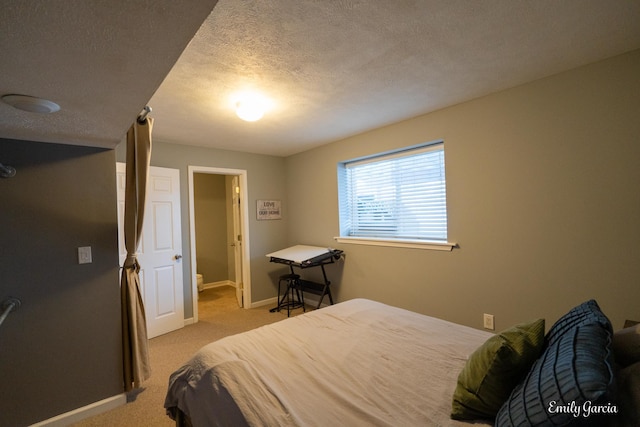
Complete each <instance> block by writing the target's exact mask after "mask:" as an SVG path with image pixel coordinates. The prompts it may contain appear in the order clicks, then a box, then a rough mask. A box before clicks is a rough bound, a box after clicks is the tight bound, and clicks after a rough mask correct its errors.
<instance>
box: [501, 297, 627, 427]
mask: <svg viewBox="0 0 640 427" xmlns="http://www.w3.org/2000/svg"><path fill="white" fill-rule="evenodd" d="M594 303H595V301H594ZM579 307H582V305H581V306H579ZM584 308H587V310H586V311H597V312H600V309H599V308H598V307H597V304H595V305H593V304H591V303H589V304H587V307H582V308H581V309H579V310H577V311H575V312H574V311H573V310H572V312H573V313H572V315H571V316H569V317H571V318H574V319H576V318H578V319H581V320H578V321H577V322H575V323H574V324H573V325H571V326H569V327H567V324H568V322H565V321H564V320H567V319H564V320H563V322H562V323H561V324H560V325H562V328H561V329H560V328H556V330H555V332H554V334H553V336H552V337H551V338H552V339H550V340H548V341H547V342H548V344H547V347H546V348H545V350H544V351H543V354H542V356H540V358H539V359H538V360H536V362H535V363H534V364H533V366H532V368H531V370H530V371H529V373H528V374H527V376H526V377H525V379H524V380H523V381H522V382H521V383H520V384H518V385H517V386H516V387H515V389H514V390H513V391H512V393H511V395H510V397H509V399H508V400H507V401H506V402H505V403H504V405H502V407H501V408H500V411H498V415H497V416H496V422H495V425H496V426H499V427H508V426H555V425H561V426H568V425H584V424H585V423H587V422H589V421H591V422H594V421H596V420H595V419H596V418H597V417H598V415H597V414H596V415H594V414H592V413H588V411H587V410H586V409H585V408H587V407H588V408H593V407H605V408H606V407H611V406H615V402H614V401H612V400H611V399H612V394H613V393H612V392H613V383H614V372H613V352H612V351H611V336H612V333H611V323H610V322H609V320H608V319H607V318H606V316H604V314H602V313H601V312H600V313H599V314H598V313H591V314H588V313H585V310H583V309H584ZM574 310H575V309H574ZM570 313H571V312H570ZM576 313H582V314H580V315H579V316H574V315H575V314H576ZM584 314H586V316H583V315H584ZM587 319H591V320H587ZM603 319H604V323H605V324H602V323H603ZM554 327H555V325H554ZM559 330H562V333H558V331H559Z"/></svg>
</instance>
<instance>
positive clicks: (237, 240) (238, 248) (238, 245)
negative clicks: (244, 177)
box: [231, 176, 244, 307]
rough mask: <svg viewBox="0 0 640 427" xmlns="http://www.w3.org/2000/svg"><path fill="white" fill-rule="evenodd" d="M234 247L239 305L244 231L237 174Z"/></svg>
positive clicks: (239, 301)
mask: <svg viewBox="0 0 640 427" xmlns="http://www.w3.org/2000/svg"><path fill="white" fill-rule="evenodd" d="M231 185H232V186H233V188H232V189H231V191H232V192H233V193H232V194H233V198H232V199H233V249H234V258H235V282H236V299H237V300H238V306H239V307H242V306H243V301H242V297H243V294H244V292H243V289H244V285H243V280H242V231H241V227H240V183H239V179H238V177H237V176H234V177H233V180H232V184H231Z"/></svg>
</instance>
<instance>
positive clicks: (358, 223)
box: [339, 143, 447, 241]
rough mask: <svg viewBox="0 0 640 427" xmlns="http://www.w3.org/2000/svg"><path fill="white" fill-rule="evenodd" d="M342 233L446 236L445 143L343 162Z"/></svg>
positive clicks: (385, 236) (341, 178)
mask: <svg viewBox="0 0 640 427" xmlns="http://www.w3.org/2000/svg"><path fill="white" fill-rule="evenodd" d="M339 173H340V175H341V177H340V180H339V182H340V183H341V189H340V193H341V196H340V199H341V203H340V210H341V212H340V221H341V224H340V225H341V227H340V228H341V235H343V236H357V237H374V238H375V237H379V238H396V239H424V240H436V241H440V240H442V241H446V239H447V203H446V185H445V171H444V146H443V144H442V143H438V144H432V145H429V146H426V147H421V148H418V149H411V150H406V151H401V152H395V153H391V154H385V155H383V156H376V157H370V158H367V159H363V160H357V161H353V162H345V163H343V164H342V169H340V168H339Z"/></svg>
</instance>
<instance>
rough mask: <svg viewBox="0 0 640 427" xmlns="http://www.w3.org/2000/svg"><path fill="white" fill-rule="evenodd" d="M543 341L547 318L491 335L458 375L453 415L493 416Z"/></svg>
mask: <svg viewBox="0 0 640 427" xmlns="http://www.w3.org/2000/svg"><path fill="white" fill-rule="evenodd" d="M543 344H544V319H538V320H536V321H534V322H530V323H523V324H519V325H516V326H514V327H512V328H509V329H507V330H505V331H503V332H501V333H500V334H498V335H494V336H493V337H491V338H489V339H488V340H487V341H486V342H485V343H484V344H483V345H482V346H480V347H478V349H476V351H474V352H473V353H472V354H471V356H470V357H469V360H468V361H467V363H466V364H465V366H464V368H463V369H462V371H461V372H460V375H459V376H458V382H457V385H456V389H455V391H454V393H453V404H452V410H451V418H453V419H457V420H475V419H493V418H494V417H495V416H496V413H497V412H498V410H499V409H500V407H501V406H502V404H503V403H504V402H505V401H506V400H507V398H508V397H509V394H510V393H511V391H512V390H513V388H514V387H515V386H516V384H518V382H520V380H522V378H523V377H524V376H525V375H526V373H527V372H528V371H529V368H531V365H532V364H533V362H535V360H536V359H537V358H538V357H539V356H540V353H541V351H542V346H543Z"/></svg>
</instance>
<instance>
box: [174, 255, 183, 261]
mask: <svg viewBox="0 0 640 427" xmlns="http://www.w3.org/2000/svg"><path fill="white" fill-rule="evenodd" d="M173 258H175V260H176V261H177V260H179V259H180V258H182V255H179V254H175V255H174V256H173Z"/></svg>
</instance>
